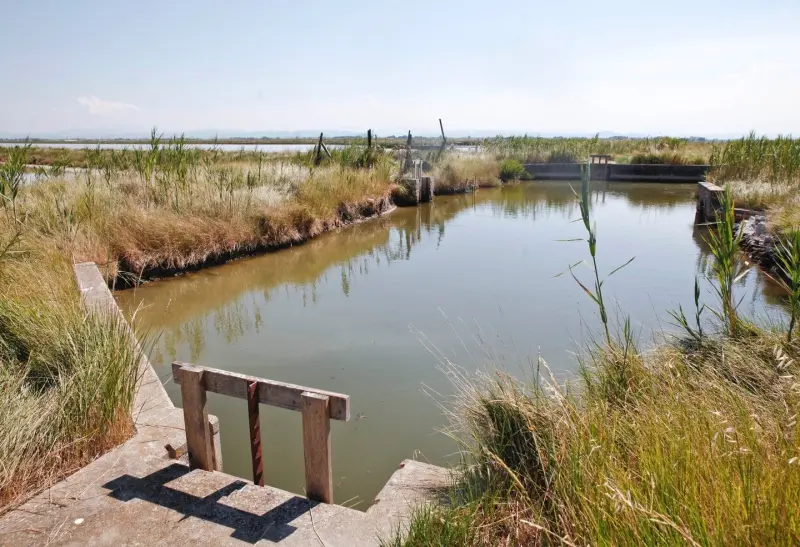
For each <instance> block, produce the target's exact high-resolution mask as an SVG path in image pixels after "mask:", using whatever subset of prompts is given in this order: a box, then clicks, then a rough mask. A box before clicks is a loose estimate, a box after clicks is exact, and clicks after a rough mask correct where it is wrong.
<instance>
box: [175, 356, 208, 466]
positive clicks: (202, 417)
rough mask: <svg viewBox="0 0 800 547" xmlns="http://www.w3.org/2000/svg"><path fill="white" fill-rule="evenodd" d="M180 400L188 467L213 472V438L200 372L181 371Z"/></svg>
mask: <svg viewBox="0 0 800 547" xmlns="http://www.w3.org/2000/svg"><path fill="white" fill-rule="evenodd" d="M181 399H182V400H183V421H184V426H185V428H186V448H187V451H188V452H189V467H190V468H191V469H203V470H205V471H214V436H213V433H212V431H211V427H210V424H209V422H208V410H206V389H205V386H204V385H203V371H202V370H191V369H188V368H184V369H182V370H181Z"/></svg>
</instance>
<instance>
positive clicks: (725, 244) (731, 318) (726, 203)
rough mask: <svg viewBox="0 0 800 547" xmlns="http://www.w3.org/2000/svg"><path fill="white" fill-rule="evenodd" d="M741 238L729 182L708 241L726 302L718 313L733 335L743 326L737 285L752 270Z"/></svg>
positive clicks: (713, 266) (716, 277) (723, 300)
mask: <svg viewBox="0 0 800 547" xmlns="http://www.w3.org/2000/svg"><path fill="white" fill-rule="evenodd" d="M741 239H742V232H741V230H739V231H738V232H737V230H736V215H735V211H734V202H733V195H732V193H731V188H730V186H726V187H725V191H724V192H723V193H722V195H721V197H720V211H719V212H718V214H717V220H716V223H715V226H714V230H713V231H711V232H710V234H709V236H708V238H706V241H707V243H708V246H709V247H710V249H711V255H712V256H713V258H714V261H713V265H712V271H713V272H714V278H715V280H716V281H717V285H716V286H715V287H714V290H715V291H716V293H717V296H718V297H719V299H720V302H721V304H722V311H721V312H718V313H717V315H718V317H719V318H720V319H721V320H723V321H724V322H725V323H726V324H727V326H728V334H729V336H731V337H736V336H738V335H739V334H740V327H741V324H740V321H739V318H738V314H737V311H736V310H737V308H738V304H737V303H736V302H735V301H734V294H733V287H734V285H735V284H736V283H737V282H738V281H739V280H740V279H741V278H742V277H744V275H745V274H746V273H747V271H748V270H747V268H744V267H743V266H742V265H741V261H740V254H741V251H740V243H741Z"/></svg>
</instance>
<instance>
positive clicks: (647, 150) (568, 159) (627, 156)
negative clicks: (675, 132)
mask: <svg viewBox="0 0 800 547" xmlns="http://www.w3.org/2000/svg"><path fill="white" fill-rule="evenodd" d="M484 148H485V150H486V151H487V152H488V153H489V154H492V155H494V156H496V157H497V158H501V159H502V158H514V159H517V160H519V161H521V162H523V163H572V162H583V161H586V160H587V159H588V158H589V156H590V155H591V154H607V155H610V156H612V160H613V161H616V162H617V163H670V164H705V163H708V161H709V157H710V155H711V153H712V151H713V145H712V143H709V142H702V141H700V142H695V141H689V140H687V139H680V138H675V137H656V138H642V139H601V138H599V137H598V136H595V137H593V138H564V137H556V138H546V137H528V136H524V137H497V138H494V139H487V140H486V141H485V142H484Z"/></svg>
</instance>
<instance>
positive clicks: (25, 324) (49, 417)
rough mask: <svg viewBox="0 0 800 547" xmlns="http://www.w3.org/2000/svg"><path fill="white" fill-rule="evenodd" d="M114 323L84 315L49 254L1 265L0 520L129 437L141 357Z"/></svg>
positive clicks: (25, 246) (42, 250)
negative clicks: (23, 502)
mask: <svg viewBox="0 0 800 547" xmlns="http://www.w3.org/2000/svg"><path fill="white" fill-rule="evenodd" d="M118 321H120V320H118V319H117V318H116V317H113V318H98V317H88V318H87V317H86V314H85V312H84V310H83V308H82V306H81V302H80V295H79V294H78V291H77V288H76V286H75V283H74V281H73V278H72V269H71V264H70V263H69V261H68V259H67V258H66V257H65V256H63V255H61V254H60V253H58V252H56V251H55V250H54V249H52V248H47V247H41V246H40V245H39V244H38V243H36V242H32V241H31V240H29V239H27V238H25V237H23V238H22V239H21V240H20V241H19V242H18V243H17V244H16V245H15V247H14V253H12V254H6V256H5V257H4V258H3V259H2V260H0V513H3V512H5V511H7V510H8V509H10V508H11V507H13V506H15V505H16V504H18V503H19V502H21V501H24V500H25V499H27V498H28V497H30V496H31V495H33V494H35V493H36V492H38V491H39V490H41V489H42V488H45V487H47V486H49V485H51V484H53V483H55V482H56V481H58V480H60V479H62V478H63V477H65V476H67V475H69V474H71V473H72V472H74V471H75V470H77V469H79V468H80V467H82V466H84V465H86V464H87V463H89V462H90V461H92V460H93V459H94V458H95V457H97V456H98V455H100V454H102V453H103V452H105V451H106V450H108V449H109V448H111V447H113V446H115V445H117V444H119V443H120V442H122V441H124V440H125V439H127V438H128V437H129V436H130V435H131V434H132V432H133V425H132V421H131V411H132V410H133V409H132V403H133V397H134V390H135V385H136V383H137V380H138V378H137V375H138V363H139V359H140V357H141V355H139V353H138V350H136V349H134V348H133V347H131V344H130V338H129V335H128V334H127V331H126V330H125V329H124V326H123V325H122V324H121V323H120V322H118Z"/></svg>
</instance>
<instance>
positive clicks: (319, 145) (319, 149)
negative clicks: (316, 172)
mask: <svg viewBox="0 0 800 547" xmlns="http://www.w3.org/2000/svg"><path fill="white" fill-rule="evenodd" d="M320 161H322V133H320V134H319V142H318V143H317V155H316V157H315V158H314V165H319V162H320Z"/></svg>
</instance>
